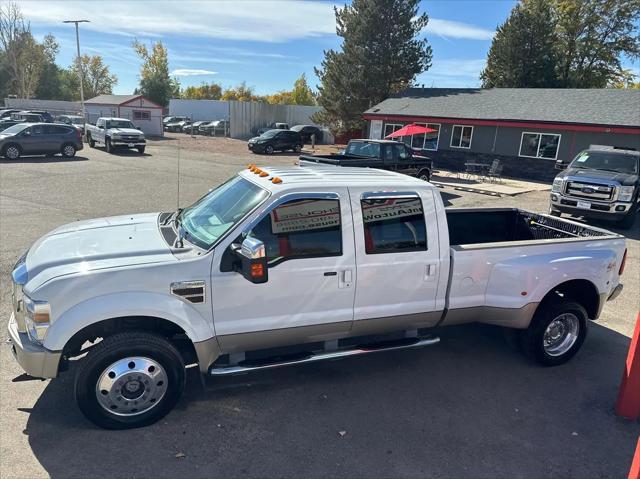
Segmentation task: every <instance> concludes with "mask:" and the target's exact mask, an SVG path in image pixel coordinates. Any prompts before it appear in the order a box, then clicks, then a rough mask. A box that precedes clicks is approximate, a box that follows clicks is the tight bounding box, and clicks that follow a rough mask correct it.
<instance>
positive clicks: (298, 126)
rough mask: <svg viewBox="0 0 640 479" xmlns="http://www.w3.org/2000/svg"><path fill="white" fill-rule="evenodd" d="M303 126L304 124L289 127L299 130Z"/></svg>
mask: <svg viewBox="0 0 640 479" xmlns="http://www.w3.org/2000/svg"><path fill="white" fill-rule="evenodd" d="M303 128H304V125H296V126H292V127H291V129H292V130H293V131H300V130H302V129H303Z"/></svg>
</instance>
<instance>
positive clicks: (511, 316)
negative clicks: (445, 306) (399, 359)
mask: <svg viewBox="0 0 640 479" xmlns="http://www.w3.org/2000/svg"><path fill="white" fill-rule="evenodd" d="M538 304H539V303H529V304H526V305H524V306H523V307H522V308H496V307H492V306H477V307H473V308H457V309H450V310H449V311H448V312H447V315H446V316H445V318H444V321H443V323H442V326H452V325H454V324H465V323H473V322H476V323H485V324H495V325H497V326H505V327H507V328H514V329H527V328H528V327H529V323H531V319H532V318H533V314H534V313H535V312H536V309H537V308H538Z"/></svg>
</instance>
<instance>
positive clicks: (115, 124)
mask: <svg viewBox="0 0 640 479" xmlns="http://www.w3.org/2000/svg"><path fill="white" fill-rule="evenodd" d="M107 128H135V126H133V123H131V122H130V121H129V120H110V121H108V122H107Z"/></svg>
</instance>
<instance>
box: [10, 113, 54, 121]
mask: <svg viewBox="0 0 640 479" xmlns="http://www.w3.org/2000/svg"><path fill="white" fill-rule="evenodd" d="M11 119H12V120H16V121H22V122H26V123H48V122H47V121H46V120H45V118H44V116H42V115H41V114H40V113H31V112H28V111H20V112H18V113H12V114H11Z"/></svg>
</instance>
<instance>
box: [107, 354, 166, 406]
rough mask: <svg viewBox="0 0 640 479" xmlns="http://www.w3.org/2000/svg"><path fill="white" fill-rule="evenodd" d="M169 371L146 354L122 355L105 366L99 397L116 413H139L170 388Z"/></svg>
mask: <svg viewBox="0 0 640 479" xmlns="http://www.w3.org/2000/svg"><path fill="white" fill-rule="evenodd" d="M167 387H168V381H167V373H166V372H165V370H164V368H163V367H162V366H161V365H160V363H158V362H157V361H155V360H153V359H150V358H145V357H137V356H136V357H128V358H123V359H120V360H119V361H116V362H115V363H113V364H111V365H110V366H109V367H108V368H106V369H105V370H104V371H103V372H102V374H101V375H100V377H99V379H98V382H97V383H96V398H97V399H98V404H100V406H102V408H103V409H105V410H106V411H108V412H109V413H111V414H115V415H116V416H137V415H139V414H142V413H145V412H147V411H149V410H150V409H151V408H153V407H155V406H156V405H157V404H158V403H159V402H160V401H161V400H162V398H163V397H164V395H165V393H166V392H167Z"/></svg>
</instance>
